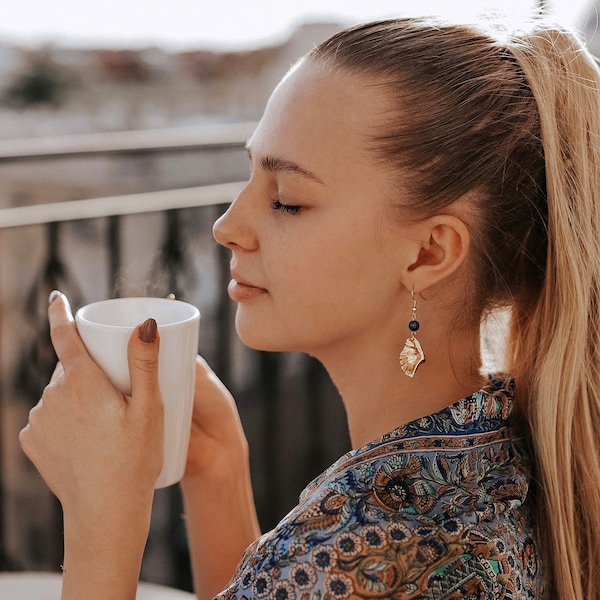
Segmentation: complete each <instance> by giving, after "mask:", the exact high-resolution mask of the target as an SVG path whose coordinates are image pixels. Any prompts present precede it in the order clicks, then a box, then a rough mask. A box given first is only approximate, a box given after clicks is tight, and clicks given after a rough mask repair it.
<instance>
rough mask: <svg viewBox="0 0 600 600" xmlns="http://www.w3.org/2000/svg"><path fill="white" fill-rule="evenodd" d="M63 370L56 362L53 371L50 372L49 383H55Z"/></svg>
mask: <svg viewBox="0 0 600 600" xmlns="http://www.w3.org/2000/svg"><path fill="white" fill-rule="evenodd" d="M64 372H65V370H64V369H63V366H62V364H61V363H60V362H57V363H56V367H54V371H53V372H52V377H50V384H53V383H56V382H57V381H58V380H59V379H60V378H61V377H62V376H63V374H64Z"/></svg>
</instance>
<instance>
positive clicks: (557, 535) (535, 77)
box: [512, 29, 600, 600]
mask: <svg viewBox="0 0 600 600" xmlns="http://www.w3.org/2000/svg"><path fill="white" fill-rule="evenodd" d="M512 51H513V53H514V54H515V56H516V58H517V60H518V61H519V64H520V66H521V68H522V69H523V71H524V72H525V75H526V77H527V79H528V81H529V83H530V85H531V88H532V90H533V93H534V95H535V97H536V99H537V102H538V106H539V112H540V118H541V134H542V141H543V144H544V149H545V157H546V186H547V196H548V219H549V223H548V233H549V235H548V258H547V266H546V275H545V279H544V285H543V288H542V291H541V294H540V297H539V300H538V301H537V303H536V304H535V306H533V307H532V308H531V310H528V311H523V312H520V313H519V312H516V315H515V320H514V327H513V339H514V344H513V348H514V356H513V361H512V364H513V372H514V373H515V375H516V376H517V380H518V381H520V382H521V385H522V386H523V384H525V386H526V394H525V398H526V401H527V406H526V413H527V416H528V418H529V422H530V429H531V434H532V437H533V443H534V448H535V456H536V463H537V469H538V478H539V482H540V486H541V498H540V509H541V527H540V532H541V533H542V535H543V536H544V537H545V540H544V541H545V543H544V547H545V549H546V552H547V554H548V556H549V557H550V565H549V566H550V568H551V571H552V574H553V578H554V585H555V588H556V596H557V597H558V598H560V599H565V600H566V599H573V600H584V599H586V600H589V599H596V598H600V573H599V571H598V566H599V565H600V76H599V73H598V68H597V67H596V66H595V64H594V62H593V59H592V58H591V57H590V56H588V55H587V53H586V52H585V51H584V50H583V49H582V47H581V45H580V43H579V42H578V40H576V39H575V38H574V36H572V35H571V34H569V33H567V32H565V31H562V30H559V29H538V30H536V31H534V32H532V33H531V34H530V35H528V36H527V37H526V38H524V39H522V40H521V41H516V42H515V45H514V48H513V50H512Z"/></svg>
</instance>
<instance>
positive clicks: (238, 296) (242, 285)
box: [227, 272, 267, 302]
mask: <svg viewBox="0 0 600 600" xmlns="http://www.w3.org/2000/svg"><path fill="white" fill-rule="evenodd" d="M231 277H232V279H231V281H230V282H229V285H228V286H227V292H228V293H229V297H230V298H231V299H232V300H233V301H234V302H244V301H246V300H252V299H253V298H257V297H258V296H262V294H266V293H267V290H265V289H264V288H261V287H258V286H256V285H252V284H251V283H249V282H248V281H245V280H244V279H242V278H241V277H240V276H239V275H237V274H236V273H233V272H232V273H231Z"/></svg>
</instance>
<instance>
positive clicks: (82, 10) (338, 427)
mask: <svg viewBox="0 0 600 600" xmlns="http://www.w3.org/2000/svg"><path fill="white" fill-rule="evenodd" d="M413 4H417V3H412V2H407V1H404V2H403V1H402V0H397V1H395V2H394V1H379V0H371V1H369V2H362V1H361V2H359V1H356V2H352V1H349V0H345V1H341V0H340V1H329V2H322V1H317V0H303V2H301V3H300V2H295V3H286V2H281V0H279V1H277V2H275V1H272V0H269V1H262V2H261V1H258V0H257V1H255V2H252V1H248V0H246V1H241V0H240V1H233V0H221V1H220V2H207V1H205V0H196V1H192V0H103V2H97V3H83V2H81V1H80V0H65V1H62V2H61V1H58V0H45V1H41V0H40V1H39V2H37V1H34V0H21V1H19V2H12V3H10V6H4V7H3V10H2V14H1V16H0V263H1V270H0V570H3V571H48V570H49V571H59V565H60V564H61V561H62V537H61V529H62V523H61V513H60V509H59V506H58V504H57V502H56V501H55V499H54V498H53V496H52V495H51V494H50V493H49V491H48V490H47V488H46V487H45V485H44V483H43V481H41V479H40V478H39V476H38V475H37V472H36V471H35V469H34V468H33V467H32V466H31V465H30V463H29V462H28V461H27V459H26V458H25V457H24V456H23V455H22V453H21V451H20V449H19V446H18V442H17V434H18V431H19V430H20V429H21V428H22V427H23V426H24V425H25V423H26V421H27V414H28V411H29V409H30V408H31V407H32V406H33V405H34V404H35V403H36V402H37V400H38V398H39V395H40V393H41V391H42V389H43V387H44V385H45V383H46V382H47V380H48V378H49V376H50V373H51V372H52V369H53V367H54V362H55V357H54V353H53V351H52V348H51V345H50V342H49V338H48V328H47V324H46V306H47V297H48V293H49V292H50V291H51V290H52V289H54V288H59V289H61V290H62V291H64V292H65V293H67V294H68V295H69V297H70V298H71V301H72V304H73V306H74V308H75V309H76V308H78V307H79V306H81V305H83V304H85V303H88V302H92V301H95V300H100V299H103V298H108V297H115V296H131V295H157V296H164V295H166V294H168V293H170V292H173V293H175V294H176V296H177V297H178V298H179V299H182V300H186V301H188V302H192V303H193V304H196V305H197V306H198V307H199V308H200V310H201V313H202V324H201V342H200V350H201V352H202V354H203V355H204V356H205V357H206V358H207V359H208V360H209V362H210V363H211V365H212V366H213V367H214V369H215V370H216V372H217V374H218V375H219V376H220V377H221V378H222V379H223V380H224V381H225V382H226V384H227V385H228V386H229V387H230V389H231V390H232V391H233V393H234V396H235V397H236V400H237V402H238V405H239V409H240V413H241V417H242V420H243V422H244V426H245V429H246V432H247V435H248V438H249V443H250V448H251V462H252V470H253V484H254V488H255V494H256V501H257V507H258V512H259V518H260V521H261V525H262V528H263V530H266V529H268V528H271V527H273V526H274V525H275V524H276V523H277V521H278V520H279V519H280V518H281V517H282V516H283V515H284V514H285V513H286V512H287V511H288V510H289V509H290V508H292V507H293V506H294V505H295V503H296V501H297V497H298V494H299V493H300V491H301V490H302V489H303V488H304V486H305V485H306V484H307V483H308V482H309V481H310V480H311V479H312V478H313V477H314V476H316V475H317V474H319V473H320V472H321V471H322V470H323V469H324V468H326V467H327V466H328V465H329V464H330V463H331V462H333V461H334V460H335V459H337V458H338V457H339V456H340V455H341V454H342V453H344V452H345V451H347V450H348V449H349V441H348V435H347V430H346V423H345V417H344V411H343V407H342V405H341V401H340V399H339V398H338V396H337V393H336V391H335V389H334V388H333V386H332V385H331V383H330V382H329V380H328V378H327V376H326V374H325V373H324V372H323V370H322V369H321V367H320V366H319V365H318V364H316V363H315V362H314V361H313V360H311V359H310V358H307V357H305V356H300V355H293V354H290V355H275V354H269V353H263V352H255V351H251V350H248V349H247V348H244V347H243V346H242V345H241V344H240V343H239V342H238V341H237V339H236V337H235V333H234V331H233V329H232V316H233V310H234V307H233V306H232V303H231V302H230V301H229V299H228V297H227V293H226V289H225V288H226V284H227V281H228V279H229V270H228V260H229V256H228V253H227V252H225V251H223V250H222V249H220V248H218V247H217V246H216V244H215V243H214V241H213V239H212V236H211V227H212V223H213V222H214V220H215V219H216V218H217V217H218V216H219V215H220V214H221V213H222V212H224V210H225V209H226V207H227V204H228V203H229V202H230V201H231V200H232V199H233V198H234V197H235V195H236V193H237V192H238V190H239V189H240V187H241V185H242V183H241V182H242V181H243V180H244V178H245V177H246V175H247V170H248V166H247V157H246V155H245V151H244V149H243V148H244V143H245V141H246V139H247V138H248V136H249V135H250V133H251V132H252V130H253V127H254V124H255V123H256V121H257V120H258V119H259V118H260V116H261V113H262V110H263V108H264V105H265V102H266V100H267V98H268V96H269V94H270V92H271V90H272V88H273V86H274V85H275V84H276V82H277V81H278V80H279V79H280V78H281V76H282V75H283V74H284V73H285V72H286V70H287V69H288V68H289V66H290V65H291V64H292V63H293V62H294V61H295V60H296V59H297V58H298V57H300V56H301V55H302V54H304V53H305V52H306V51H308V50H309V49H310V48H311V47H312V46H313V45H314V44H315V43H317V42H319V41H321V40H323V39H325V38H326V37H328V36H329V35H331V34H333V33H334V32H336V31H338V30H339V29H341V28H342V27H344V26H346V25H349V24H353V23H357V22H360V21H365V20H370V19H375V18H383V17H390V16H397V15H406V14H441V15H443V16H447V17H450V18H456V19H460V20H470V19H473V18H474V17H475V16H477V15H479V14H482V13H483V14H485V13H501V14H504V15H507V16H508V17H512V18H515V19H517V20H518V19H521V18H524V17H525V16H530V15H535V14H539V13H549V14H552V15H554V16H556V18H557V20H559V21H561V22H563V23H566V24H569V25H571V26H573V27H575V28H577V29H579V30H580V31H582V32H584V34H585V36H586V38H587V40H588V42H589V44H590V47H591V48H592V50H593V51H594V52H595V53H596V54H600V38H599V37H598V36H595V35H594V34H595V31H596V28H597V21H598V19H597V14H598V10H599V8H598V6H594V2H593V0H548V1H545V2H534V1H531V2H527V1H525V0H500V1H497V2H481V1H476V0H474V1H472V2H469V1H466V0H456V1H455V2H454V1H452V0H443V1H434V0H429V1H428V0H419V2H418V5H419V6H418V10H417V9H415V8H414V7H413V6H412V5H413ZM300 5H301V6H300ZM599 6H600V4H599ZM290 318H294V317H293V315H291V316H290ZM181 511H182V508H181V499H180V496H179V491H178V489H177V486H173V487H171V488H168V489H165V490H160V491H158V492H157V494H156V502H155V507H154V517H153V523H152V530H151V534H150V539H149V542H148V546H147V550H146V555H145V558H144V564H143V568H142V579H144V580H146V581H151V582H155V583H162V584H167V585H170V586H173V587H179V588H181V589H188V590H189V589H191V580H190V574H189V564H188V553H187V543H186V537H185V531H184V527H183V523H182V519H181ZM223 535H227V525H226V524H224V528H223Z"/></svg>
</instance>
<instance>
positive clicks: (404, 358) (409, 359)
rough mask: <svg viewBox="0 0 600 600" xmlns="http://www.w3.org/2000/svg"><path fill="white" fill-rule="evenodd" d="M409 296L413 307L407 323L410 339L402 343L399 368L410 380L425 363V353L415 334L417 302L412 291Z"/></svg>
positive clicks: (417, 326) (417, 324) (416, 329)
mask: <svg viewBox="0 0 600 600" xmlns="http://www.w3.org/2000/svg"><path fill="white" fill-rule="evenodd" d="M410 295H411V297H412V301H413V305H412V310H411V319H410V322H409V323H408V328H409V329H410V337H409V338H408V339H407V340H406V342H405V343H404V348H402V352H400V356H399V359H400V368H401V369H402V370H403V371H404V373H405V375H408V377H410V378H412V377H414V376H415V373H416V372H417V367H418V366H419V365H420V364H421V363H422V362H424V361H425V353H424V352H423V348H421V344H420V343H419V340H418V339H417V338H416V336H415V333H416V332H417V331H418V329H419V327H420V324H419V321H417V301H416V299H415V293H414V289H413V290H411V292H410Z"/></svg>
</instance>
